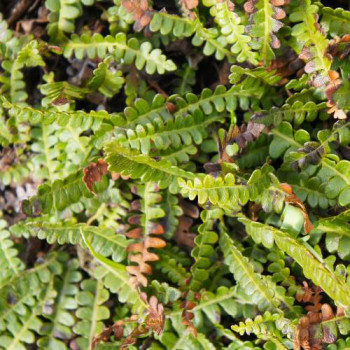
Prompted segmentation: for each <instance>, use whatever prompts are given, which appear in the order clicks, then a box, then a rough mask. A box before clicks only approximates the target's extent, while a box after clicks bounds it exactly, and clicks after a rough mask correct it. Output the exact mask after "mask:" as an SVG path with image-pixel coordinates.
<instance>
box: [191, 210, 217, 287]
mask: <svg viewBox="0 0 350 350" xmlns="http://www.w3.org/2000/svg"><path fill="white" fill-rule="evenodd" d="M202 218H203V221H204V223H203V224H202V225H201V226H200V227H199V228H198V231H199V235H198V236H197V237H196V239H195V247H194V248H193V250H192V253H191V255H192V257H193V258H194V260H195V263H194V264H193V265H192V267H191V275H192V278H191V282H190V285H189V288H190V289H191V290H194V291H198V290H199V289H200V287H201V285H202V284H203V283H204V282H205V281H206V280H208V278H209V274H208V271H207V269H208V268H209V267H210V265H211V259H212V256H213V254H214V249H213V247H212V245H214V244H215V243H216V242H217V241H218V235H217V234H216V232H214V231H212V229H213V224H214V219H215V218H216V213H215V212H210V211H209V212H203V213H202Z"/></svg>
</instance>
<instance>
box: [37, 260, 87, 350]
mask: <svg viewBox="0 0 350 350" xmlns="http://www.w3.org/2000/svg"><path fill="white" fill-rule="evenodd" d="M78 268H79V263H78V260H76V259H72V260H69V261H68V262H66V264H65V265H64V271H63V275H62V279H61V278H56V279H55V281H54V288H55V291H56V292H57V296H56V298H55V300H54V303H53V311H52V312H50V313H48V314H45V313H44V315H43V316H44V317H45V318H46V320H47V321H49V322H50V323H49V324H45V325H44V326H43V327H42V328H41V332H40V333H41V338H40V339H39V341H38V347H39V349H47V350H54V349H57V348H60V349H68V347H67V346H66V345H65V343H64V341H65V339H67V338H69V337H70V336H71V335H72V327H73V325H74V324H75V319H74V317H73V316H72V315H71V313H70V311H71V310H75V309H76V308H77V307H78V304H77V301H76V295H77V293H78V287H77V283H78V282H80V280H81V278H82V275H81V273H80V272H79V271H78Z"/></svg>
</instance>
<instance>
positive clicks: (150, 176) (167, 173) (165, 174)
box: [105, 140, 194, 192]
mask: <svg viewBox="0 0 350 350" xmlns="http://www.w3.org/2000/svg"><path fill="white" fill-rule="evenodd" d="M105 153H106V162H107V163H108V164H109V170H110V171H114V172H117V173H121V174H122V175H125V176H130V177H131V178H133V179H137V178H140V179H141V180H142V181H144V182H147V181H155V182H157V183H158V184H159V186H160V187H161V188H165V187H167V186H169V189H170V191H171V192H178V184H177V178H179V177H183V178H185V179H193V178H194V174H192V173H190V172H188V171H185V170H182V169H180V168H178V167H176V166H174V165H171V163H170V162H169V161H167V160H162V159H161V160H158V159H153V158H152V157H149V156H147V155H143V154H140V153H138V152H137V151H136V150H132V149H129V148H125V147H123V146H122V145H120V143H119V142H118V141H116V140H114V141H110V142H109V143H107V144H106V146H105Z"/></svg>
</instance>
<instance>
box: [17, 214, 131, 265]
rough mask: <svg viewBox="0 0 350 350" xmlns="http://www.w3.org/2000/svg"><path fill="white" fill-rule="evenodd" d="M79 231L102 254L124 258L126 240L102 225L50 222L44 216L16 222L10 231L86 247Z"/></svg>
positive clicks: (24, 235)
mask: <svg viewBox="0 0 350 350" xmlns="http://www.w3.org/2000/svg"><path fill="white" fill-rule="evenodd" d="M81 231H83V232H84V234H85V235H86V237H87V239H88V240H89V241H90V243H91V246H92V247H93V248H94V249H95V251H96V252H98V253H99V254H101V255H102V256H106V257H107V256H112V259H113V260H114V261H122V260H123V259H124V258H125V255H126V254H125V248H126V247H127V240H126V239H125V237H124V236H122V235H120V234H119V235H118V234H116V233H115V232H113V230H111V229H108V228H102V227H95V226H89V225H87V224H79V223H76V222H75V220H71V221H68V220H67V221H66V222H65V223H64V224H62V223H60V222H56V223H54V222H50V221H48V220H47V219H46V220H45V217H43V218H40V219H37V218H34V219H30V220H27V221H26V222H25V223H18V224H17V225H14V226H12V227H11V232H12V233H13V234H15V235H16V236H23V237H27V238H28V237H30V236H36V237H38V238H40V239H46V240H47V242H48V243H50V244H53V243H55V242H57V243H59V244H65V243H70V244H78V243H79V244H81V245H82V246H83V247H86V246H85V244H84V242H83V241H82V239H81Z"/></svg>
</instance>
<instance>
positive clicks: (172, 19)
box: [150, 11, 195, 38]
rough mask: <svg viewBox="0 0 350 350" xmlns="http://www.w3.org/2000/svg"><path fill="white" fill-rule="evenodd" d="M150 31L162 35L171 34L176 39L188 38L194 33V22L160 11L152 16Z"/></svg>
mask: <svg viewBox="0 0 350 350" xmlns="http://www.w3.org/2000/svg"><path fill="white" fill-rule="evenodd" d="M150 30H151V31H152V32H160V34H162V35H168V34H172V35H174V36H175V37H176V38H183V37H189V36H191V35H192V34H193V33H194V31H195V22H194V21H192V20H190V19H189V18H185V17H179V16H176V15H173V14H170V13H167V12H165V11H160V12H155V13H154V14H153V16H152V20H151V23H150Z"/></svg>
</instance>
